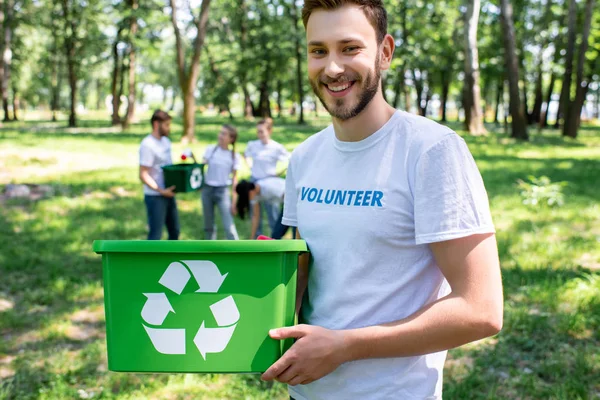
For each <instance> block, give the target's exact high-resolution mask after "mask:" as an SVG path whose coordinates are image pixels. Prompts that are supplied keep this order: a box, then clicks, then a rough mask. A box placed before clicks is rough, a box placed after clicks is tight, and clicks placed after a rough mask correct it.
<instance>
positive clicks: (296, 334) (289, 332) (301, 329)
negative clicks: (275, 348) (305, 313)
mask: <svg viewBox="0 0 600 400" xmlns="http://www.w3.org/2000/svg"><path fill="white" fill-rule="evenodd" d="M304 335H306V327H305V325H296V326H290V327H286V328H277V329H271V330H270V331H269V336H271V338H273V339H277V340H281V339H287V338H300V337H302V336H304Z"/></svg>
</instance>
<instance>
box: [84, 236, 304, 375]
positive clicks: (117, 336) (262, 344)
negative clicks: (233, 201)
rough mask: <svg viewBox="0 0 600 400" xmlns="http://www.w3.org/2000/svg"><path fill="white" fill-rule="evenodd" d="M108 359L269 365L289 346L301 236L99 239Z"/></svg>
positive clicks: (170, 368)
mask: <svg viewBox="0 0 600 400" xmlns="http://www.w3.org/2000/svg"><path fill="white" fill-rule="evenodd" d="M93 249H94V251H95V252H96V253H100V254H102V266H103V276H104V305H105V313H106V340H107V345H108V369H109V370H111V371H122V372H214V373H227V372H232V373H233V372H235V373H245V372H264V371H266V370H267V368H269V366H271V365H272V364H273V363H274V362H275V361H276V360H277V359H279V357H281V355H282V354H283V353H284V352H285V351H286V350H287V349H288V348H289V346H291V344H292V343H293V340H292V339H289V340H283V341H279V340H274V339H271V338H270V337H269V330H270V329H272V328H278V327H283V326H292V325H294V323H295V315H294V313H295V299H296V271H297V265H298V255H299V254H300V253H303V252H306V251H307V247H306V243H305V242H304V241H303V240H240V241H227V240H223V241H217V240H203V241H148V240H139V241H116V240H114V241H113V240H107V241H104V240H100V241H95V242H94V244H93Z"/></svg>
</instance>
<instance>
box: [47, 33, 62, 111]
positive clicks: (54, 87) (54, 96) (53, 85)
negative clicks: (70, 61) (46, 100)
mask: <svg viewBox="0 0 600 400" xmlns="http://www.w3.org/2000/svg"><path fill="white" fill-rule="evenodd" d="M52 39H53V46H52V50H51V51H52V54H51V60H52V72H51V77H50V93H51V94H50V110H51V112H52V121H53V122H56V120H57V118H56V113H57V111H58V109H59V107H60V104H59V103H60V88H61V86H62V73H61V70H60V66H61V62H60V54H59V43H58V33H57V31H56V30H52Z"/></svg>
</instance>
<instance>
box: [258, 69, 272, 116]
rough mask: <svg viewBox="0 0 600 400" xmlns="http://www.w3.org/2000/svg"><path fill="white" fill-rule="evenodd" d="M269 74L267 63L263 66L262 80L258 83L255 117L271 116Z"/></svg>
mask: <svg viewBox="0 0 600 400" xmlns="http://www.w3.org/2000/svg"><path fill="white" fill-rule="evenodd" d="M269 74H270V68H269V66H268V65H267V66H266V67H265V73H264V76H263V80H262V82H261V83H260V97H259V100H258V109H257V111H258V113H257V115H256V116H257V117H262V118H266V117H269V118H271V102H270V101H269V81H268V79H269Z"/></svg>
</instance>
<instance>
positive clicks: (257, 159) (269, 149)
mask: <svg viewBox="0 0 600 400" xmlns="http://www.w3.org/2000/svg"><path fill="white" fill-rule="evenodd" d="M272 132H273V120H272V119H271V118H266V119H263V120H261V121H259V122H258V124H257V125H256V135H257V137H258V140H251V141H250V142H248V146H247V147H246V151H245V152H244V160H245V161H246V163H247V164H248V165H249V166H250V168H251V176H250V180H251V181H253V182H255V181H258V180H260V179H264V178H268V177H275V176H278V175H279V174H278V173H277V165H278V163H280V162H283V163H287V162H288V160H289V157H290V153H289V151H287V150H286V149H285V147H283V145H282V144H281V143H278V142H276V141H274V140H273V139H271V134H272ZM259 210H260V218H259V219H258V228H257V231H256V236H258V235H260V234H261V231H262V213H263V210H264V212H266V214H267V218H268V221H269V227H270V228H271V233H273V231H274V230H275V228H276V226H277V225H278V223H280V222H281V221H280V220H279V217H280V211H281V204H280V203H278V202H276V201H269V200H262V201H261V202H260V205H259ZM253 212H254V209H253V208H252V209H250V214H251V215H252V213H253ZM253 239H255V237H253Z"/></svg>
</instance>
